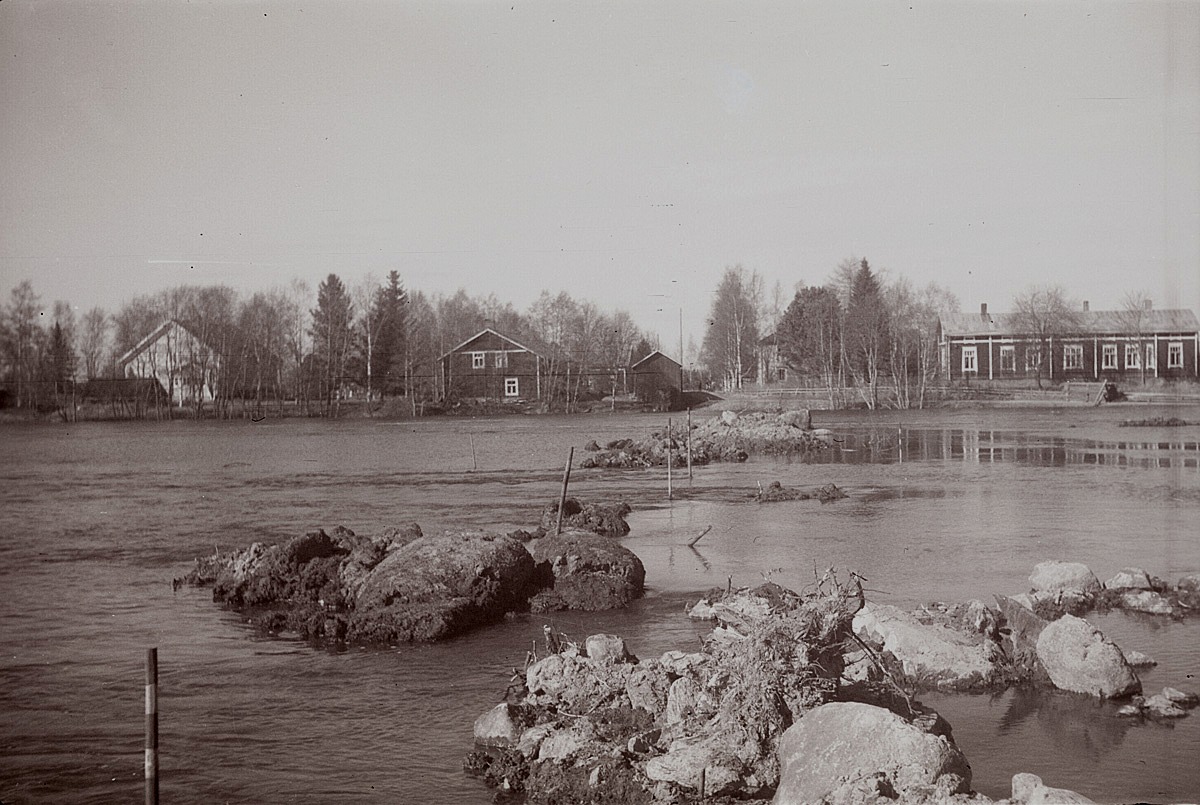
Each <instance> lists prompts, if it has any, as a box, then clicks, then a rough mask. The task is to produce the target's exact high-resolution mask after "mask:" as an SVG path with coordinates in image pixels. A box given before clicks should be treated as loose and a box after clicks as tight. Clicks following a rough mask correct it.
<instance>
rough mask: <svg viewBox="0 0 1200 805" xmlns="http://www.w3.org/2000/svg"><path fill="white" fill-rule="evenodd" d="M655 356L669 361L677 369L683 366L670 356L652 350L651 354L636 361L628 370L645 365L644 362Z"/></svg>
mask: <svg viewBox="0 0 1200 805" xmlns="http://www.w3.org/2000/svg"><path fill="white" fill-rule="evenodd" d="M655 356H659V357H662V358H666V359H667V360H668V361H670V362H671V363H673V364H674V365H675V366H677V367H680V366H682V365H683V364H681V363H680V362H679V361H677V360H675V359H674V358H672V357H671V356H670V355H667V354H665V353H663V352H662V351H660V350H657V349H656V350H654V351H653V352H651V353H650V354H649V355H647V356H646V357H644V358H642V359H641V360H640V361H638V362H637V363H635V364H634V365H633V366H630V367H629V368H630V369H636V368H638V367H639V366H641V365H642V364H643V363H645V362H646V361H648V360H650V359H651V358H653V357H655Z"/></svg>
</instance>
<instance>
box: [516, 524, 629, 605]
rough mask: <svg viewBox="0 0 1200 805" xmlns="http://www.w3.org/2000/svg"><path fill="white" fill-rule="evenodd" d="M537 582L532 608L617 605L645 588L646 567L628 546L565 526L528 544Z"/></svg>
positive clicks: (622, 603)
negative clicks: (559, 531)
mask: <svg viewBox="0 0 1200 805" xmlns="http://www.w3.org/2000/svg"><path fill="white" fill-rule="evenodd" d="M529 553H530V554H532V556H533V561H534V562H535V563H536V564H537V568H538V580H539V583H540V584H541V585H542V586H544V587H546V588H547V589H545V590H543V591H542V592H540V593H538V594H537V595H536V596H535V597H534V599H533V600H532V601H531V602H530V604H531V606H532V608H533V609H534V610H535V611H551V610H555V609H578V610H588V611H591V610H604V609H617V608H620V607H623V606H625V605H626V604H628V603H629V602H630V601H633V600H634V599H637V598H641V597H642V593H643V592H644V590H645V583H646V569H645V567H643V565H642V560H641V559H638V558H637V555H636V554H634V552H633V551H631V550H629V549H628V548H626V547H625V546H623V545H621V544H619V543H618V542H616V541H615V540H612V539H609V538H607V537H602V536H599V535H598V534H594V533H591V532H587V531H568V532H564V533H562V534H559V535H558V536H547V537H542V538H541V539H537V540H534V541H533V542H531V543H530V544H529Z"/></svg>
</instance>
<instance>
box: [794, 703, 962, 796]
mask: <svg viewBox="0 0 1200 805" xmlns="http://www.w3.org/2000/svg"><path fill="white" fill-rule="evenodd" d="M779 761H780V765H781V773H780V778H779V787H778V789H777V790H776V792H775V798H774V799H773V800H772V802H773V803H774V805H802V804H804V805H808V804H809V803H817V802H836V801H841V800H840V798H838V799H830V797H831V795H834V794H835V792H837V791H838V790H839V789H844V787H845V784H846V782H847V781H853V780H861V779H867V778H873V779H874V781H875V784H876V785H877V788H878V789H879V790H882V791H887V792H888V793H889V795H890V796H891V798H892V799H899V800H901V801H906V800H908V799H916V798H923V797H928V796H929V795H931V794H935V793H936V794H939V795H942V796H944V797H949V796H951V795H953V794H965V793H967V792H968V791H970V788H971V766H970V764H968V763H967V759H966V758H965V757H964V756H963V754H962V752H960V751H959V749H958V747H957V746H955V744H954V741H953V739H952V738H950V737H949V736H948V735H934V734H932V733H929V732H925V731H924V730H922V729H921V728H919V727H917V726H915V725H914V724H912V723H910V722H909V721H906V720H905V719H903V718H901V717H900V716H898V715H896V714H895V713H893V712H891V711H890V710H886V709H884V708H882V707H875V706H873V705H869V704H860V703H857V702H835V703H831V704H825V705H821V706H820V707H817V708H815V709H814V710H812V711H810V712H809V713H807V714H805V715H804V717H803V718H801V719H800V720H799V721H797V722H796V723H795V724H793V725H792V726H791V727H789V728H788V730H787V731H786V732H785V733H784V734H783V738H782V739H781V741H780V743H779Z"/></svg>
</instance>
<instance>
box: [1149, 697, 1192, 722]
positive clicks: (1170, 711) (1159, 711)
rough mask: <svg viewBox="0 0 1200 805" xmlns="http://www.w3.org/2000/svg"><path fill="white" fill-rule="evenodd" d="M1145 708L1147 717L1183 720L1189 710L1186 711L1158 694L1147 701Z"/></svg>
mask: <svg viewBox="0 0 1200 805" xmlns="http://www.w3.org/2000/svg"><path fill="white" fill-rule="evenodd" d="M1143 707H1144V708H1145V710H1146V715H1148V716H1152V717H1154V718H1183V717H1184V716H1186V715H1187V710H1184V709H1183V708H1182V707H1180V706H1179V705H1177V704H1176V703H1175V702H1173V701H1171V700H1170V699H1168V698H1167V697H1166V696H1164V695H1162V694H1161V693H1156V694H1154V695H1153V696H1151V697H1149V698H1148V699H1146V702H1145V704H1144V705H1143Z"/></svg>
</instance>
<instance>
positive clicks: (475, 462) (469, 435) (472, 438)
mask: <svg viewBox="0 0 1200 805" xmlns="http://www.w3.org/2000/svg"><path fill="white" fill-rule="evenodd" d="M467 436H468V437H470V439H471V469H473V470H477V469H479V463H478V462H477V461H475V434H474V433H470V432H468V433H467Z"/></svg>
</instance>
